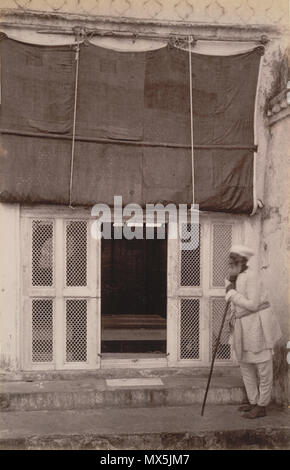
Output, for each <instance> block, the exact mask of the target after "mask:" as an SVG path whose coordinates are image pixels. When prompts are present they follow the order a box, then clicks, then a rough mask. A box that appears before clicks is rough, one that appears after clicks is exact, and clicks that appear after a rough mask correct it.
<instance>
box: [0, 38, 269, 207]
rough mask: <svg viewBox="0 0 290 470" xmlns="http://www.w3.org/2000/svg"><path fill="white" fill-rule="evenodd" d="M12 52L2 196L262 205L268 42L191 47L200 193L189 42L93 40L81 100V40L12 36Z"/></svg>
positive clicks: (4, 61) (8, 43) (84, 54)
mask: <svg viewBox="0 0 290 470" xmlns="http://www.w3.org/2000/svg"><path fill="white" fill-rule="evenodd" d="M0 50H1V106H0V133H1V150H0V151H1V159H0V173H1V174H0V191H1V193H0V200H1V201H2V202H23V203H55V204H68V203H69V201H70V196H71V202H72V203H73V204H75V205H93V204H95V203H96V202H103V203H107V204H112V203H113V197H114V195H122V196H123V202H124V204H126V203H128V202H134V203H138V204H141V205H145V204H146V203H149V202H164V203H165V202H174V203H177V204H178V203H188V204H190V203H192V202H193V201H194V202H195V203H197V204H199V205H200V209H201V210H209V211H225V212H235V213H251V212H252V210H253V205H254V200H253V158H254V149H255V139H254V108H255V97H256V89H257V80H258V73H259V64H260V59H261V48H260V47H258V48H254V49H253V50H250V51H248V52H245V53H240V54H235V55H229V56H213V55H205V54H198V53H192V54H191V68H192V111H193V120H192V124H193V126H192V132H193V142H194V193H195V194H194V195H193V194H192V179H191V168H192V166H191V120H190V88H189V83H190V80H189V53H188V52H187V51H185V50H181V49H177V48H175V47H170V46H166V47H162V48H159V49H155V50H149V51H137V52H120V51H115V50H110V49H107V48H104V47H99V46H96V45H93V44H81V45H80V52H79V63H78V67H79V68H78V83H77V101H76V108H74V103H75V91H76V88H75V85H76V60H75V59H76V51H75V45H72V44H69V45H64V46H59V45H58V46H43V45H32V44H26V43H23V42H20V41H15V40H12V39H9V38H7V37H6V38H4V39H2V41H1V42H0ZM74 116H75V118H76V122H75V147H74V162H73V177H72V181H71V180H70V176H71V157H72V152H71V148H72V133H73V120H74ZM71 182H72V185H71V184H70V183H71ZM70 191H71V194H70Z"/></svg>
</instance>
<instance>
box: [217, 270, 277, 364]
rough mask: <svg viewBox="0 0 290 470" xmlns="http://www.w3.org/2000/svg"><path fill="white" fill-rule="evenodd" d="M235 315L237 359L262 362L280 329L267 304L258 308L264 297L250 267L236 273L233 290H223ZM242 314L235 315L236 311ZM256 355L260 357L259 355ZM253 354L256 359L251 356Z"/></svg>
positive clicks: (273, 344)
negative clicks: (265, 306) (226, 291)
mask: <svg viewBox="0 0 290 470" xmlns="http://www.w3.org/2000/svg"><path fill="white" fill-rule="evenodd" d="M226 300H231V303H232V307H233V312H234V315H235V316H236V320H235V326H234V332H233V346H234V350H235V353H236V356H237V359H238V360H239V361H243V360H245V361H247V362H262V361H263V360H268V359H269V354H270V351H271V350H273V348H274V346H275V344H276V343H277V342H278V341H279V339H280V338H281V336H282V334H281V329H280V325H279V323H278V321H277V318H276V316H275V315H274V314H273V312H272V309H271V307H268V308H263V309H261V310H260V309H259V306H261V305H262V304H263V303H265V302H267V301H268V298H267V292H266V290H265V289H264V287H263V284H262V281H261V278H257V276H255V274H254V273H253V272H251V271H250V270H247V271H244V272H243V273H241V274H239V275H238V278H237V282H236V290H234V289H232V290H230V291H229V292H228V293H227V294H226ZM241 314H244V315H245V316H242V317H241V318H239V315H241ZM259 356H260V357H259ZM255 357H256V358H257V361H255V360H254V358H255Z"/></svg>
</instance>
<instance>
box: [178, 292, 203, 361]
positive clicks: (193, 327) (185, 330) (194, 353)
mask: <svg viewBox="0 0 290 470" xmlns="http://www.w3.org/2000/svg"><path fill="white" fill-rule="evenodd" d="M199 310H200V308H199V299H181V309H180V359H199V349H200V348H199V345H200V319H199Z"/></svg>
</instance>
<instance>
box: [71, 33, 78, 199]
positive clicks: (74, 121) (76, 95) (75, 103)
mask: <svg viewBox="0 0 290 470" xmlns="http://www.w3.org/2000/svg"><path fill="white" fill-rule="evenodd" d="M76 41H77V44H76V55H75V61H76V78H75V95H74V115H73V132H72V146H71V164H70V183H69V207H72V190H73V172H74V156H75V137H76V114H77V98H78V82H79V58H80V43H79V39H78V38H77V39H76Z"/></svg>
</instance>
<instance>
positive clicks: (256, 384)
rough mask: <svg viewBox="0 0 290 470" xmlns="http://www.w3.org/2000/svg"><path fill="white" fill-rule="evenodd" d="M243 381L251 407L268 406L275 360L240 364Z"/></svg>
mask: <svg viewBox="0 0 290 470" xmlns="http://www.w3.org/2000/svg"><path fill="white" fill-rule="evenodd" d="M240 367H241V372H242V377H243V381H244V384H245V387H246V392H247V395H248V399H249V402H250V403H251V405H259V406H267V405H268V404H269V402H270V400H271V392H272V384H273V360H272V358H271V359H269V360H268V361H265V362H258V363H251V362H241V363H240Z"/></svg>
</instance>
